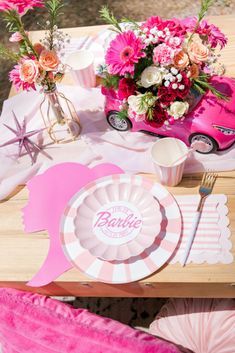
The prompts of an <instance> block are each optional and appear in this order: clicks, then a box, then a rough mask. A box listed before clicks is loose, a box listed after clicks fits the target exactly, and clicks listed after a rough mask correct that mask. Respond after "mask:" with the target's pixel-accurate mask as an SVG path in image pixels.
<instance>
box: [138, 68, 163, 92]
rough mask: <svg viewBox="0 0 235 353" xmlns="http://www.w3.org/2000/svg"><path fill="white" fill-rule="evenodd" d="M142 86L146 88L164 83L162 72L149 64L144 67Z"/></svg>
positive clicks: (141, 78)
mask: <svg viewBox="0 0 235 353" xmlns="http://www.w3.org/2000/svg"><path fill="white" fill-rule="evenodd" d="M140 83H141V86H143V87H144V88H148V87H151V86H153V85H158V86H159V85H160V84H161V83H162V72H161V71H160V70H159V68H158V67H156V66H153V65H152V66H149V67H146V69H144V71H143V72H142V74H141V77H140Z"/></svg>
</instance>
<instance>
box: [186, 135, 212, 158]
mask: <svg viewBox="0 0 235 353" xmlns="http://www.w3.org/2000/svg"><path fill="white" fill-rule="evenodd" d="M194 142H203V144H202V148H200V147H199V148H197V149H196V151H197V152H199V153H202V154H209V153H212V152H215V151H216V150H217V149H218V144H217V142H216V141H215V140H214V139H213V138H212V137H210V136H208V135H205V134H199V133H198V134H197V133H196V134H193V135H191V136H190V137H189V143H190V145H192V144H193V143H194ZM199 146H200V144H199Z"/></svg>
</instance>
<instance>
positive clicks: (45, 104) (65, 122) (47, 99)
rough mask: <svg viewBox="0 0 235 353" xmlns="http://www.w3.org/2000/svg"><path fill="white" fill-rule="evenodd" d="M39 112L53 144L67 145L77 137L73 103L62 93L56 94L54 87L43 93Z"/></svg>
mask: <svg viewBox="0 0 235 353" xmlns="http://www.w3.org/2000/svg"><path fill="white" fill-rule="evenodd" d="M40 112H41V115H42V119H43V121H44V125H45V127H46V129H47V131H48V134H49V136H50V138H51V140H52V141H53V142H55V143H67V142H71V141H74V140H76V139H77V138H78V137H79V135H80V133H81V125H80V121H79V116H78V114H77V112H76V110H75V107H74V105H73V103H72V102H71V101H70V100H69V99H68V98H66V97H65V95H64V94H63V93H61V92H58V90H57V87H56V85H54V86H53V87H52V88H51V89H50V90H45V91H44V98H43V101H42V103H41V104H40Z"/></svg>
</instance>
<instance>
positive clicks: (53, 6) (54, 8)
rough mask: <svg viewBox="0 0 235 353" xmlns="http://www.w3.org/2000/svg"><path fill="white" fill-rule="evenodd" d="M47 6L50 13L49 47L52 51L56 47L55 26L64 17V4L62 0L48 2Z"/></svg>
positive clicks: (48, 0) (49, 0)
mask: <svg viewBox="0 0 235 353" xmlns="http://www.w3.org/2000/svg"><path fill="white" fill-rule="evenodd" d="M45 6H46V8H47V9H48V13H49V22H50V26H49V47H50V49H51V50H52V49H53V47H54V26H56V24H57V22H58V18H59V17H60V16H61V15H63V12H62V8H63V7H64V4H63V2H62V0H47V1H46V2H45Z"/></svg>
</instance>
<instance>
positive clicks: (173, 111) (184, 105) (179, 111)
mask: <svg viewBox="0 0 235 353" xmlns="http://www.w3.org/2000/svg"><path fill="white" fill-rule="evenodd" d="M188 108H189V104H188V102H179V101H176V102H173V103H172V104H171V105H170V108H168V110H167V111H168V114H169V115H170V116H173V118H174V119H179V118H181V117H182V116H183V115H184V114H185V113H187V111H188Z"/></svg>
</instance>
